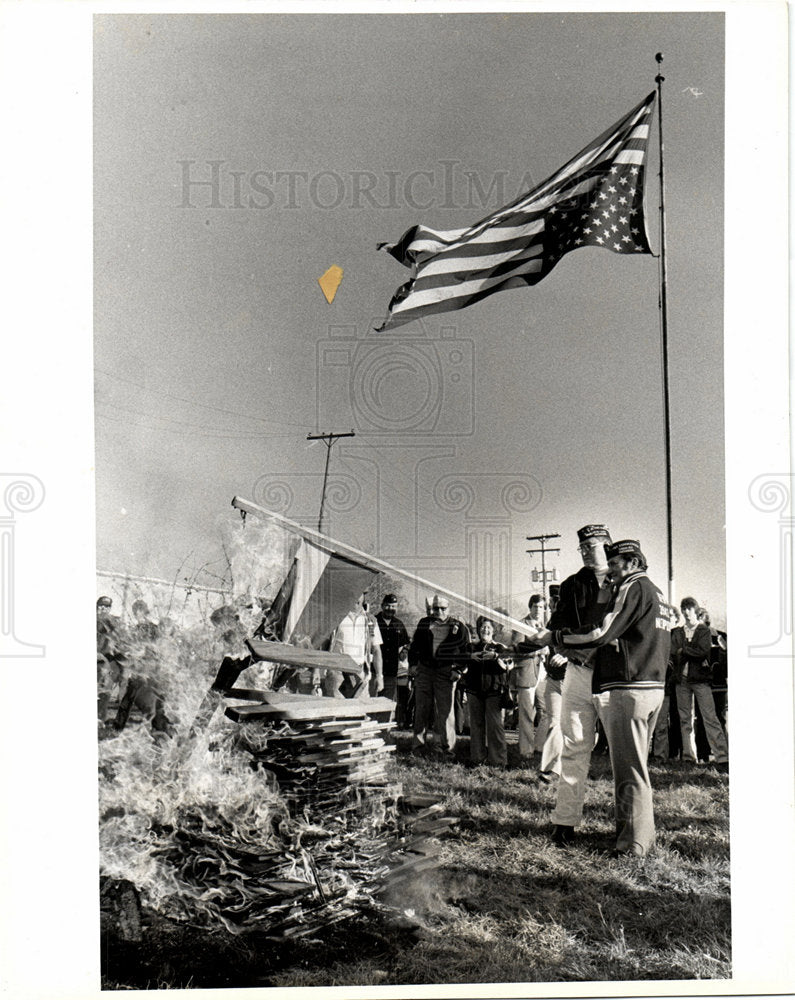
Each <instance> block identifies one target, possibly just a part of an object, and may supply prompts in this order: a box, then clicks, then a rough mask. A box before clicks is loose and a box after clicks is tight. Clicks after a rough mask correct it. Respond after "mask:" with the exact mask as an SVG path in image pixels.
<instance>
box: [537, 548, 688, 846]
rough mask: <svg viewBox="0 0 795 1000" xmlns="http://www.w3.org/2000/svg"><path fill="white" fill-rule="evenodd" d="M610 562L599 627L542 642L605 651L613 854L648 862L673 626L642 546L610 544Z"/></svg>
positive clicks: (602, 684) (558, 633)
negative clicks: (656, 737) (608, 596)
mask: <svg viewBox="0 0 795 1000" xmlns="http://www.w3.org/2000/svg"><path fill="white" fill-rule="evenodd" d="M607 559H608V567H609V572H610V579H611V581H612V583H613V584H614V585H615V587H616V588H617V589H616V590H615V592H614V595H613V599H612V601H611V602H610V607H609V608H608V610H607V613H606V614H605V615H603V616H602V621H601V624H600V625H597V626H594V625H584V626H582V627H580V628H564V629H558V630H555V631H554V633H553V634H552V635H551V636H550V635H549V633H547V635H546V636H539V637H538V638H539V640H543V639H544V638H550V639H551V641H553V642H554V643H555V644H556V645H558V646H562V647H563V648H564V649H566V650H582V649H601V650H603V651H604V656H602V657H601V658H600V661H599V678H598V684H599V690H600V692H601V694H600V696H599V697H600V715H601V718H602V721H603V724H604V727H605V731H606V733H607V739H608V743H609V744H610V763H611V764H612V767H613V783H614V788H615V810H616V849H615V853H616V854H617V855H632V856H634V857H643V856H644V855H646V854H647V853H648V852H649V850H650V849H651V847H652V845H653V843H654V811H653V808H652V790H651V781H650V779H649V769H648V755H649V736H650V734H651V733H652V732H653V731H654V726H655V723H656V721H657V716H658V714H659V711H660V706H661V705H662V702H663V695H664V688H665V671H666V668H667V666H668V657H669V654H670V649H671V621H670V618H669V616H668V614H667V612H664V611H663V606H664V602H663V596H662V594H661V593H660V590H659V588H658V587H656V586H655V585H654V584H653V583H652V582H651V580H650V579H649V578H648V576H647V575H646V568H647V564H646V557H645V556H644V555H643V552H642V551H641V548H640V543H639V542H638V541H636V540H635V539H632V538H627V539H624V540H623V541H620V542H615V543H614V544H612V545H610V546H608V548H607ZM567 676H568V674H567Z"/></svg>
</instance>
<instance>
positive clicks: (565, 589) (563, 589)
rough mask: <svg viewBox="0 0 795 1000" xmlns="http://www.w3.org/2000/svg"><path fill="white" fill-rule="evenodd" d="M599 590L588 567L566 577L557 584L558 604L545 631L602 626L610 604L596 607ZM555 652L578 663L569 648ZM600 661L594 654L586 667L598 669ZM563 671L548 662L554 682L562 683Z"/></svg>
mask: <svg viewBox="0 0 795 1000" xmlns="http://www.w3.org/2000/svg"><path fill="white" fill-rule="evenodd" d="M600 589H601V588H600V586H599V580H598V579H597V576H596V573H594V571H593V570H592V569H591V567H590V566H583V567H582V569H580V570H578V571H577V572H576V573H574V574H572V575H571V576H567V577H566V579H565V580H564V581H563V583H562V584H561V585H560V597H559V600H558V605H557V607H556V608H555V610H554V611H553V612H552V615H551V616H550V619H549V624H548V625H547V628H548V629H549V630H550V631H552V632H554V631H555V630H556V629H581V628H584V627H585V626H586V625H588V626H596V625H599V624H601V622H602V619H603V618H604V616H605V613H606V611H607V608H608V607H609V604H607V603H603V604H599V602H598V597H599V591H600ZM555 652H562V653H563V655H565V656H570V657H571V659H572V661H573V662H577V653H576V652H575V651H573V650H571V649H568V648H567V649H565V650H562V649H558V650H556V651H555ZM600 659H601V653H597V655H596V656H595V657H593V658H592V659H590V660H589V665H590V666H594V667H595V666H597V665H598V663H599V660H600ZM565 672H566V668H565V667H553V666H551V665H550V664H549V662H547V673H548V674H549V676H550V677H551V678H552V679H553V680H562V679H563V675H564V674H565Z"/></svg>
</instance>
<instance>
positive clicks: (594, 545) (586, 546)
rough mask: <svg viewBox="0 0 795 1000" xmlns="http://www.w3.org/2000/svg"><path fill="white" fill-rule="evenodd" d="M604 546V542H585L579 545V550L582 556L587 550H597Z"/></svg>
mask: <svg viewBox="0 0 795 1000" xmlns="http://www.w3.org/2000/svg"><path fill="white" fill-rule="evenodd" d="M604 547H605V543H604V542H584V543H583V544H582V545H578V546H577V551H578V552H579V553H580V555H581V556H584V555H585V554H586V553H587V552H595V551H596V550H597V549H603V548H604Z"/></svg>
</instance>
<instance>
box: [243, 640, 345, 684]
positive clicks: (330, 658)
mask: <svg viewBox="0 0 795 1000" xmlns="http://www.w3.org/2000/svg"><path fill="white" fill-rule="evenodd" d="M246 645H247V646H248V648H249V649H250V650H251V653H252V654H253V655H254V656H256V657H257V659H258V660H267V661H268V662H270V663H286V664H287V665H288V666H291V667H308V668H311V669H324V670H339V671H341V672H342V673H344V674H356V676H357V677H362V676H363V675H364V668H363V667H362V665H361V664H360V663H356V661H355V660H354V659H353V658H352V657H350V656H348V654H347V653H329V652H328V651H327V650H325V649H304V647H303V646H291V645H289V643H286V642H271V641H269V640H267V639H246Z"/></svg>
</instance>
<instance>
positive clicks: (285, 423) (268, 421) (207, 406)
mask: <svg viewBox="0 0 795 1000" xmlns="http://www.w3.org/2000/svg"><path fill="white" fill-rule="evenodd" d="M94 371H95V372H96V373H98V374H100V375H107V376H108V377H109V378H114V379H118V381H120V382H127V383H128V384H129V385H134V386H137V387H138V388H139V389H143V390H144V392H149V393H152V395H155V396H161V397H164V398H167V399H175V400H177V402H179V403H187V404H188V405H189V406H199V407H201V408H202V409H204V410H214V411H215V412H216V413H226V414H228V415H229V416H232V417H244V418H245V419H246V420H256V421H258V422H259V423H264V424H278V425H279V426H281V427H299V428H301V429H306V428H307V427H312V426H313V425H312V424H302V423H297V422H296V421H294V420H271V419H270V418H268V417H257V416H254V415H253V414H251V413H241V412H240V411H239V410H229V409H226V408H225V407H222V406H213V404H212V403H200V402H199V401H198V400H195V399H188V398H187V397H185V396H176V395H174V393H173V392H164V391H163V390H161V389H151V388H150V387H149V386H147V385H145V384H144V383H143V382H137V381H136V380H135V379H131V378H125V377H124V376H123V375H117V374H116V373H115V372H109V371H105V370H104V369H103V368H95V369H94Z"/></svg>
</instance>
